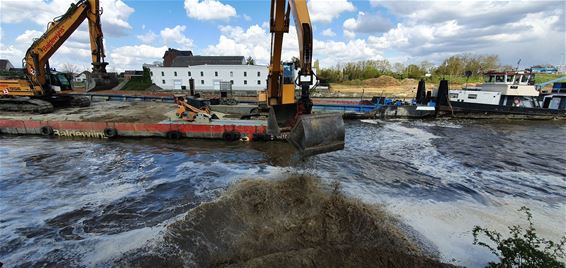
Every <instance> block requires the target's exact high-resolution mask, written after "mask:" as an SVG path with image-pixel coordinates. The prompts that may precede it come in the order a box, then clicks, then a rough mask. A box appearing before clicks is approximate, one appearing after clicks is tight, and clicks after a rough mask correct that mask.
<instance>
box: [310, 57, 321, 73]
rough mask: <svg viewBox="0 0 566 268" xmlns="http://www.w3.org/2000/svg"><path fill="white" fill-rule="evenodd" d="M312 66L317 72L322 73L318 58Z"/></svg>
mask: <svg viewBox="0 0 566 268" xmlns="http://www.w3.org/2000/svg"><path fill="white" fill-rule="evenodd" d="M312 67H313V68H314V71H315V72H316V73H317V74H318V73H320V62H318V59H317V60H315V61H314V63H313V65H312Z"/></svg>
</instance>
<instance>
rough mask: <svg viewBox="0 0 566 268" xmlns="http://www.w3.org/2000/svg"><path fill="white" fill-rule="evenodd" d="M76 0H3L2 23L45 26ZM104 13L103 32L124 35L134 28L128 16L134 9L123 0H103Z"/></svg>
mask: <svg viewBox="0 0 566 268" xmlns="http://www.w3.org/2000/svg"><path fill="white" fill-rule="evenodd" d="M75 2H76V1H75V0H52V1H46V0H26V1H2V16H0V22H1V23H21V22H28V21H32V22H34V23H36V24H37V25H40V26H41V27H45V25H47V23H48V22H50V21H52V20H53V18H55V17H59V16H61V15H63V14H65V12H66V11H67V10H68V8H69V6H70V5H71V4H72V3H75ZM100 5H101V7H102V8H103V9H104V13H103V15H102V16H101V20H102V28H103V32H104V33H105V34H106V35H110V36H123V35H125V31H127V30H130V29H132V27H131V26H130V24H129V23H128V17H129V16H130V15H131V14H132V13H133V12H134V9H133V8H131V7H129V6H128V5H126V4H125V3H124V2H123V1H122V0H101V1H100Z"/></svg>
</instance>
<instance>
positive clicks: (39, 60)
mask: <svg viewBox="0 0 566 268" xmlns="http://www.w3.org/2000/svg"><path fill="white" fill-rule="evenodd" d="M101 10H102V9H101V8H100V4H99V0H80V1H79V2H78V3H76V4H71V6H70V7H69V9H68V10H67V12H65V14H63V15H62V16H60V17H58V18H55V19H54V20H53V21H52V22H50V23H49V25H48V27H47V31H46V32H45V33H44V34H43V35H42V36H41V37H40V38H38V39H36V40H35V41H34V42H33V44H32V45H31V46H30V48H29V49H28V50H27V52H26V55H25V58H24V61H25V71H26V74H27V76H28V78H29V79H30V80H31V83H32V84H33V85H34V86H40V87H42V89H43V90H44V91H45V92H44V94H45V95H49V94H54V92H53V90H52V89H51V88H50V81H49V72H50V68H49V58H51V56H53V54H54V53H55V52H56V51H57V50H58V49H59V48H60V47H61V46H62V45H63V43H64V42H65V41H66V40H67V39H68V38H69V37H70V36H71V34H72V33H73V32H75V30H76V29H77V28H78V27H79V26H80V25H81V23H82V22H83V21H84V20H85V19H88V29H89V35H90V48H91V54H92V55H91V57H92V65H93V68H92V77H91V81H89V83H88V85H89V87H90V88H88V89H87V90H89V89H94V88H97V87H104V88H107V89H110V88H112V87H114V86H115V85H117V84H118V80H117V77H116V76H115V75H111V74H108V73H107V72H106V65H108V63H106V62H105V61H104V57H105V55H104V46H103V42H102V37H103V36H102V27H101V24H100V15H101V13H102V11H101Z"/></svg>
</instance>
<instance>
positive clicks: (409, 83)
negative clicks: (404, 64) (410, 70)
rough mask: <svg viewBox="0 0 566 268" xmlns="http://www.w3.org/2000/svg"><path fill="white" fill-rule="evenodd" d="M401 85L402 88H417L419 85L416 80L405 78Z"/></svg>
mask: <svg viewBox="0 0 566 268" xmlns="http://www.w3.org/2000/svg"><path fill="white" fill-rule="evenodd" d="M401 85H404V86H414V87H416V86H418V85H419V81H418V80H416V79H412V78H405V79H403V80H402V81H401Z"/></svg>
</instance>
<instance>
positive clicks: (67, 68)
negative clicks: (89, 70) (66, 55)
mask: <svg viewBox="0 0 566 268" xmlns="http://www.w3.org/2000/svg"><path fill="white" fill-rule="evenodd" d="M61 72H63V73H66V74H70V75H74V74H77V73H78V72H79V66H77V65H75V64H72V63H65V64H63V66H62V69H61Z"/></svg>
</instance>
